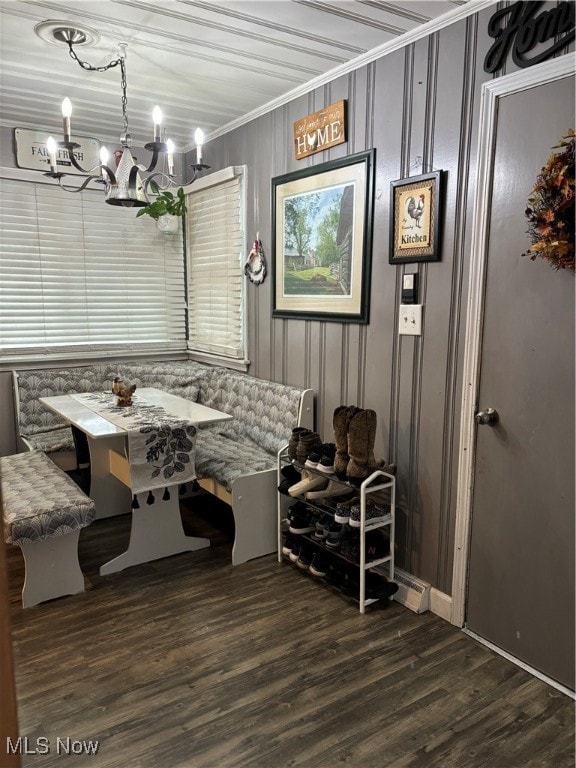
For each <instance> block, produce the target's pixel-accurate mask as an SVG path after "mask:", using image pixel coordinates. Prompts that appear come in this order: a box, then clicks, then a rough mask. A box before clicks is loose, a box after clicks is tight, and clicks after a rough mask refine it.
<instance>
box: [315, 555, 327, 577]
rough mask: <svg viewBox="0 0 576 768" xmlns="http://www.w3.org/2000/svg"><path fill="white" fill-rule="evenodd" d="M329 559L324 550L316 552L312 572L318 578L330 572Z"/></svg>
mask: <svg viewBox="0 0 576 768" xmlns="http://www.w3.org/2000/svg"><path fill="white" fill-rule="evenodd" d="M328 566H329V561H328V558H326V557H325V555H323V554H322V552H316V554H315V555H314V557H313V558H312V562H311V563H310V573H311V574H312V575H313V576H318V578H320V579H322V578H324V577H325V576H326V575H327V573H328Z"/></svg>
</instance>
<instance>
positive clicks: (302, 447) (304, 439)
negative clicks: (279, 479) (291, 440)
mask: <svg viewBox="0 0 576 768" xmlns="http://www.w3.org/2000/svg"><path fill="white" fill-rule="evenodd" d="M321 446H322V440H321V439H320V435H319V434H318V433H317V432H313V431H312V430H311V429H305V430H304V431H303V432H300V436H299V439H298V446H297V448H296V463H297V464H300V465H301V466H304V464H305V463H306V459H307V458H308V456H309V455H310V453H312V451H314V450H315V449H317V448H320V447H321Z"/></svg>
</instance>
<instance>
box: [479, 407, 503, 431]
mask: <svg viewBox="0 0 576 768" xmlns="http://www.w3.org/2000/svg"><path fill="white" fill-rule="evenodd" d="M474 421H475V422H476V424H488V426H490V427H493V426H494V425H495V424H497V423H498V411H496V410H494V408H486V410H485V411H478V413H477V414H476V416H474Z"/></svg>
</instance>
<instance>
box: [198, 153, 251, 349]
mask: <svg viewBox="0 0 576 768" xmlns="http://www.w3.org/2000/svg"><path fill="white" fill-rule="evenodd" d="M244 177H245V169H244V168H243V167H233V168H227V169H225V170H223V171H217V172H216V173H212V174H210V175H209V176H206V177H204V178H203V179H200V180H199V181H196V182H194V184H192V185H190V186H189V187H188V188H187V190H186V191H187V208H188V213H187V217H186V221H187V225H186V251H187V273H188V278H187V282H188V337H189V338H188V349H189V351H190V352H191V353H193V356H194V357H198V358H200V359H202V358H205V359H212V360H214V359H217V358H224V360H226V361H228V364H229V363H230V361H231V360H244V358H245V354H246V349H245V342H244V338H245V334H244V291H243V287H244V280H243V271H242V265H243V263H244V260H245V258H246V254H245V242H246V238H245V225H244Z"/></svg>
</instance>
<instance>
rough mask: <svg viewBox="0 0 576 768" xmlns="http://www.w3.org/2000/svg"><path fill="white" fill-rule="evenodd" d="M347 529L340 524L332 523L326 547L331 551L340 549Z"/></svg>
mask: <svg viewBox="0 0 576 768" xmlns="http://www.w3.org/2000/svg"><path fill="white" fill-rule="evenodd" d="M345 530H346V527H345V526H343V525H339V524H338V523H332V524H331V525H330V527H329V528H328V535H327V536H326V546H327V547H330V549H340V546H341V544H342V539H343V537H344V532H345Z"/></svg>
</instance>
